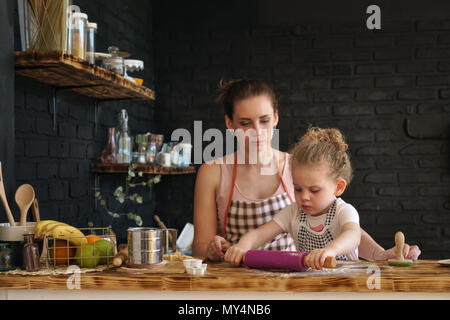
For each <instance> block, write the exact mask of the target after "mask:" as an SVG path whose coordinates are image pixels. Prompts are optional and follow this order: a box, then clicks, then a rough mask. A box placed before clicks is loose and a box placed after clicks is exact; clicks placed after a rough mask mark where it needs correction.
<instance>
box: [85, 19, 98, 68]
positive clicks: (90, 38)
mask: <svg viewBox="0 0 450 320" xmlns="http://www.w3.org/2000/svg"><path fill="white" fill-rule="evenodd" d="M96 33H97V24H96V23H95V22H88V24H87V41H86V60H87V61H88V62H89V63H91V64H95V34H96Z"/></svg>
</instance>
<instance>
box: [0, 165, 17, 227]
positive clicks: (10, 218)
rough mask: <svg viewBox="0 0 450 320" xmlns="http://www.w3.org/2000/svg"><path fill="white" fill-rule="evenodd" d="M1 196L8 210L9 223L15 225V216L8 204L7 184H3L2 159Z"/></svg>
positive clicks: (0, 167)
mask: <svg viewBox="0 0 450 320" xmlns="http://www.w3.org/2000/svg"><path fill="white" fill-rule="evenodd" d="M0 198H2V202H3V206H4V207H5V210H6V215H7V216H8V221H9V225H10V226H11V227H15V226H16V223H15V222H14V217H13V215H12V213H11V209H10V208H9V205H8V200H7V199H6V193H5V185H4V184H3V174H2V162H1V161H0Z"/></svg>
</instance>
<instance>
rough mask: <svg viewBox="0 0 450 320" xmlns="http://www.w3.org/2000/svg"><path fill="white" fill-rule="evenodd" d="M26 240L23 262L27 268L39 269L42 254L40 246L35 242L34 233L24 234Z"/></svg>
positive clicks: (30, 269) (28, 269)
mask: <svg viewBox="0 0 450 320" xmlns="http://www.w3.org/2000/svg"><path fill="white" fill-rule="evenodd" d="M23 238H24V240H25V244H24V246H23V251H22V253H23V264H24V267H25V270H27V271H29V272H31V271H39V269H40V261H39V260H40V256H39V247H38V246H37V244H36V243H34V242H33V238H34V234H33V233H27V234H24V235H23Z"/></svg>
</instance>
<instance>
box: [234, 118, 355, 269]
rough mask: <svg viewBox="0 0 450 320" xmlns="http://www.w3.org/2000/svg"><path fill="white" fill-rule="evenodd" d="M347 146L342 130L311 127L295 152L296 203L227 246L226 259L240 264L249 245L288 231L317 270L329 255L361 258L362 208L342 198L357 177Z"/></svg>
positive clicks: (297, 247)
mask: <svg viewBox="0 0 450 320" xmlns="http://www.w3.org/2000/svg"><path fill="white" fill-rule="evenodd" d="M347 149H348V145H347V144H346V143H345V141H344V138H343V136H342V134H341V132H340V131H339V130H337V129H321V128H317V127H313V128H310V129H309V130H308V132H307V133H306V134H305V135H304V136H303V137H302V138H301V139H300V140H299V142H298V143H297V145H296V146H295V147H294V149H293V150H292V151H291V154H292V157H291V161H292V163H291V167H292V178H293V184H294V191H295V201H296V202H295V203H293V204H292V205H290V206H288V207H285V208H284V209H282V210H280V212H279V213H278V214H277V215H276V216H275V217H274V218H273V220H271V221H270V222H268V223H266V224H264V225H262V226H261V227H259V228H257V229H254V230H252V231H250V232H248V233H246V234H245V235H244V236H243V237H242V238H241V239H240V241H239V242H238V243H237V244H236V245H234V246H232V247H231V248H230V249H228V250H227V252H226V254H225V261H227V262H230V263H233V264H236V265H239V264H240V263H241V261H242V258H243V256H244V255H245V253H246V252H247V250H251V249H256V248H260V247H261V246H262V245H264V244H265V243H267V242H268V241H269V240H271V239H273V238H274V237H275V236H277V235H279V234H280V233H284V232H288V233H289V234H290V235H291V236H292V238H294V239H296V241H295V242H296V243H295V245H296V249H297V250H298V251H307V252H310V253H309V254H308V255H307V256H306V257H305V260H304V261H303V262H304V264H305V265H307V266H309V267H312V268H314V269H319V270H320V269H322V267H323V264H324V262H325V258H326V257H328V256H333V257H337V258H338V259H344V260H358V245H359V241H360V238H361V234H360V227H359V216H358V212H357V211H356V209H355V208H354V207H353V206H352V205H351V204H348V203H346V202H345V201H344V200H342V199H341V198H339V196H340V195H341V194H342V193H344V191H345V188H346V187H347V185H348V184H349V183H350V180H351V178H352V167H351V163H350V158H349V155H348V153H347Z"/></svg>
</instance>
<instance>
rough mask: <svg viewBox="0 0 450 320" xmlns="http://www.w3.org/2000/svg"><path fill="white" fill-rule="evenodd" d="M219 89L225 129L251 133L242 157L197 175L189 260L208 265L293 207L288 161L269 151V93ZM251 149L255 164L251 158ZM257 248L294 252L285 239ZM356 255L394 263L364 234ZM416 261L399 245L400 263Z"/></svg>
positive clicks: (253, 87) (273, 122) (247, 83)
mask: <svg viewBox="0 0 450 320" xmlns="http://www.w3.org/2000/svg"><path fill="white" fill-rule="evenodd" d="M219 89H220V90H221V94H220V96H219V100H220V101H221V102H222V104H223V106H224V109H225V124H226V127H227V129H230V130H237V131H242V132H245V133H247V132H252V133H251V134H249V135H245V139H244V141H242V140H240V145H239V150H241V151H240V152H242V153H241V154H243V156H242V157H238V155H237V153H234V154H231V155H228V156H225V157H223V158H221V159H218V160H219V161H214V162H209V163H205V164H203V165H202V166H201V167H200V169H199V171H198V174H197V181H196V184H195V197H194V228H195V230H194V243H193V248H192V250H193V255H194V256H205V257H207V258H208V259H209V260H212V261H221V260H223V259H224V255H225V252H226V251H227V250H228V249H229V248H230V246H232V245H235V244H236V243H238V242H239V240H240V238H241V237H242V236H243V235H244V234H245V233H247V232H248V231H251V230H253V229H256V228H257V227H259V226H261V225H263V224H265V223H267V222H269V221H270V220H272V219H273V217H274V216H275V215H276V214H277V213H278V212H279V211H280V210H281V209H283V208H285V207H287V206H289V205H290V204H291V203H293V202H294V201H295V198H294V187H293V182H292V174H291V168H290V161H289V159H290V155H289V154H288V153H285V152H281V151H279V150H276V149H274V148H272V146H271V140H272V134H273V129H274V128H275V127H276V126H277V124H278V103H277V100H276V97H275V94H274V92H273V90H272V89H271V88H270V87H269V86H268V85H267V84H266V83H264V82H262V81H258V80H236V81H230V82H228V83H225V84H221V85H220V87H219ZM255 149H256V153H257V157H256V161H255V158H254V157H252V155H253V151H254V150H255ZM238 153H239V152H238ZM241 154H240V155H241ZM238 160H240V161H238ZM270 168H275V169H276V170H269V169H270ZM268 171H273V172H272V174H267V172H268ZM262 248H263V249H266V250H295V243H294V241H293V239H292V237H291V236H290V235H289V234H287V233H281V234H279V235H278V236H277V237H276V238H275V239H273V240H272V241H270V242H268V243H266V244H265V245H264V246H262ZM358 251H359V256H360V257H361V258H364V259H367V260H385V259H389V258H394V257H395V248H391V249H389V250H385V249H383V248H382V247H381V246H380V245H378V244H377V243H376V242H375V241H374V240H373V239H372V238H371V237H370V236H369V235H368V234H367V233H366V232H365V231H364V230H361V241H360V245H359V248H358ZM419 255H420V250H419V248H418V247H417V246H411V247H410V246H408V245H407V244H405V246H404V256H405V257H406V258H408V259H417V258H418V256H419Z"/></svg>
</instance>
